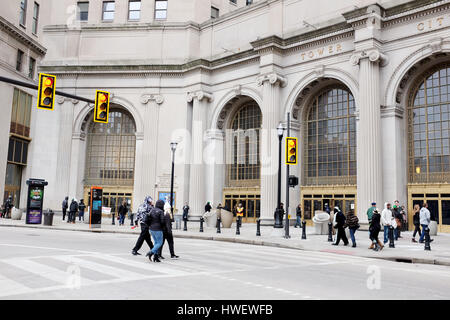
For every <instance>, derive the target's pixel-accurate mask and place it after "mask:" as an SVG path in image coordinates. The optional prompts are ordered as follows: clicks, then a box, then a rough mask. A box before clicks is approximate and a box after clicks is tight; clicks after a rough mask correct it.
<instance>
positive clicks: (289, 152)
mask: <svg viewBox="0 0 450 320" xmlns="http://www.w3.org/2000/svg"><path fill="white" fill-rule="evenodd" d="M297 147H298V145H297V138H293V137H287V138H286V164H287V165H293V164H297V160H298V150H297V149H298V148H297Z"/></svg>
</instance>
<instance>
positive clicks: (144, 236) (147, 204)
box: [131, 196, 153, 256]
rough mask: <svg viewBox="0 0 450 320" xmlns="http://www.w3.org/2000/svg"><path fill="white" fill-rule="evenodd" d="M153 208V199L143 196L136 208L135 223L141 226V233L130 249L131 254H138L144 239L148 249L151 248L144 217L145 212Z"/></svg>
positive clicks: (147, 212) (148, 231)
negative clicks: (142, 200) (142, 201)
mask: <svg viewBox="0 0 450 320" xmlns="http://www.w3.org/2000/svg"><path fill="white" fill-rule="evenodd" d="M152 209H153V199H152V197H150V196H146V197H145V198H144V203H142V204H141V205H140V206H139V208H138V214H137V216H136V221H135V223H136V224H137V223H139V224H140V226H141V234H140V235H139V238H138V240H137V241H136V245H135V246H134V248H133V249H132V250H131V254H133V255H135V256H136V255H140V253H139V252H138V251H139V249H141V247H142V245H143V244H144V241H145V242H147V244H148V246H149V247H150V250H151V249H153V242H152V238H151V237H150V230H149V228H148V225H147V224H146V223H145V221H144V220H145V217H146V215H147V214H150V211H152Z"/></svg>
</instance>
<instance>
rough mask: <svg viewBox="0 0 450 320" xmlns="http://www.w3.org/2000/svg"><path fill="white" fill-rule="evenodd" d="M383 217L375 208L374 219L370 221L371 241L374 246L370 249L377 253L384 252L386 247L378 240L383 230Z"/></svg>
mask: <svg viewBox="0 0 450 320" xmlns="http://www.w3.org/2000/svg"><path fill="white" fill-rule="evenodd" d="M380 220H381V215H380V213H379V212H378V209H377V208H375V209H374V210H373V211H372V219H371V220H370V225H369V231H370V240H371V242H372V244H371V245H370V247H369V249H373V250H375V251H379V250H383V248H384V245H383V244H382V243H381V241H380V239H378V235H379V233H380V230H381V224H380Z"/></svg>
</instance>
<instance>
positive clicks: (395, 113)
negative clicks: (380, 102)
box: [381, 104, 405, 119]
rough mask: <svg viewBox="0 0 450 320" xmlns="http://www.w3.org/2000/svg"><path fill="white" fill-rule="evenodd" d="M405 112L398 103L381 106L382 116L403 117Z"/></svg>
mask: <svg viewBox="0 0 450 320" xmlns="http://www.w3.org/2000/svg"><path fill="white" fill-rule="evenodd" d="M404 113H405V109H404V108H403V107H402V106H401V105H400V104H397V105H395V106H381V117H382V118H391V117H397V118H401V119H403V114H404Z"/></svg>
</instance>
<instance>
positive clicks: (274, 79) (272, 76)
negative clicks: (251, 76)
mask: <svg viewBox="0 0 450 320" xmlns="http://www.w3.org/2000/svg"><path fill="white" fill-rule="evenodd" d="M265 81H269V83H270V84H271V85H274V84H276V83H279V84H280V87H282V88H283V87H285V86H287V79H286V78H285V77H283V76H280V75H279V74H276V73H274V72H273V73H269V74H265V75H262V76H259V77H258V78H257V79H256V83H257V84H258V86H262V84H263V83H264V82H265Z"/></svg>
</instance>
